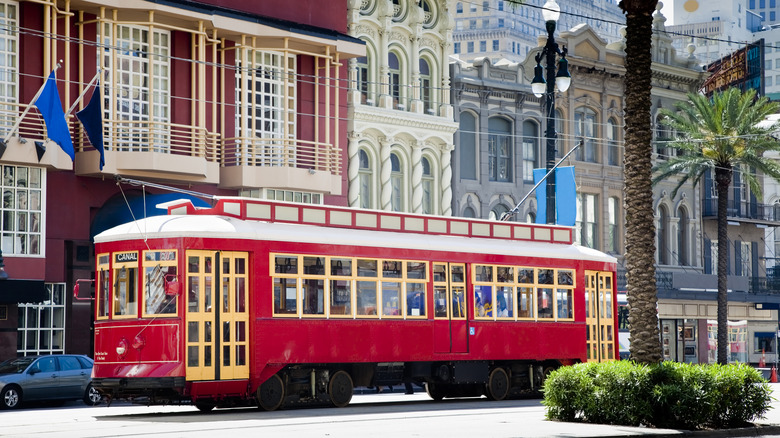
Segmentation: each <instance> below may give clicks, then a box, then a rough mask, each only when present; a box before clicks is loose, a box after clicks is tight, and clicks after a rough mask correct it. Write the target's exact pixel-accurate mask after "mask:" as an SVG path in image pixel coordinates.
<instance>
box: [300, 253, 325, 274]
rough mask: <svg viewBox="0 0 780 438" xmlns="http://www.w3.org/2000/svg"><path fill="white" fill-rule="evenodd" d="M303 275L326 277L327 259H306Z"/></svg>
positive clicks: (304, 259) (304, 260)
mask: <svg viewBox="0 0 780 438" xmlns="http://www.w3.org/2000/svg"><path fill="white" fill-rule="evenodd" d="M303 273H304V274H305V275H325V257H304V258H303Z"/></svg>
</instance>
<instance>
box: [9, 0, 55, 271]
mask: <svg viewBox="0 0 780 438" xmlns="http://www.w3.org/2000/svg"><path fill="white" fill-rule="evenodd" d="M0 6H2V4H1V3H0ZM0 10H2V9H0ZM1 42H2V39H1V38H0V43H1ZM0 59H2V55H1V54H0ZM2 169H3V180H2V182H1V183H0V190H2V193H3V206H2V209H1V210H0V211H1V212H2V215H1V218H0V219H1V220H2V225H1V226H0V228H1V229H2V233H3V236H2V250H3V254H4V255H5V256H6V257H7V256H10V255H41V254H43V242H44V241H43V238H44V233H43V229H44V228H45V227H44V226H43V221H44V217H43V212H44V209H43V206H44V205H45V200H44V199H43V197H44V193H45V192H44V190H43V187H45V185H46V171H45V170H43V169H41V168H37V167H23V166H8V165H4V166H2Z"/></svg>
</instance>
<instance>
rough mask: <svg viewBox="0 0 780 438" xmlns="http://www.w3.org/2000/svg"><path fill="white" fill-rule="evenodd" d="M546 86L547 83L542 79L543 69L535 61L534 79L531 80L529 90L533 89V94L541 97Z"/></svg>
mask: <svg viewBox="0 0 780 438" xmlns="http://www.w3.org/2000/svg"><path fill="white" fill-rule="evenodd" d="M546 87H547V84H546V82H545V80H544V69H543V68H542V64H540V63H539V62H538V61H537V62H536V67H534V80H532V81H531V91H533V93H534V96H536V97H542V95H543V94H544V90H545V88H546Z"/></svg>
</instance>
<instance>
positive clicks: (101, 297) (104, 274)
mask: <svg viewBox="0 0 780 438" xmlns="http://www.w3.org/2000/svg"><path fill="white" fill-rule="evenodd" d="M97 260H98V263H97V272H98V274H97V279H98V283H97V303H95V306H96V307H97V317H98V319H103V318H108V317H109V310H110V303H111V301H110V300H109V298H108V297H109V293H110V292H111V267H110V262H111V256H110V255H109V254H100V255H98V257H97Z"/></svg>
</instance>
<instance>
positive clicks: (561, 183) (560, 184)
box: [534, 166, 577, 227]
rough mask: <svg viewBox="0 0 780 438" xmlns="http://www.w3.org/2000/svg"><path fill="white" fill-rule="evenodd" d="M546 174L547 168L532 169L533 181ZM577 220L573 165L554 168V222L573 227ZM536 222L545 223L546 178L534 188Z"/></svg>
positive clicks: (537, 180) (535, 181)
mask: <svg viewBox="0 0 780 438" xmlns="http://www.w3.org/2000/svg"><path fill="white" fill-rule="evenodd" d="M546 174H547V169H534V183H537V182H539V180H540V179H542V178H544V176H545V175H546ZM576 220H577V185H576V183H575V181H574V166H568V167H558V168H556V169H555V223H556V224H558V225H566V226H569V227H573V226H574V225H575V224H576ZM536 223H537V224H546V223H547V180H544V181H542V183H541V184H539V187H537V188H536Z"/></svg>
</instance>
